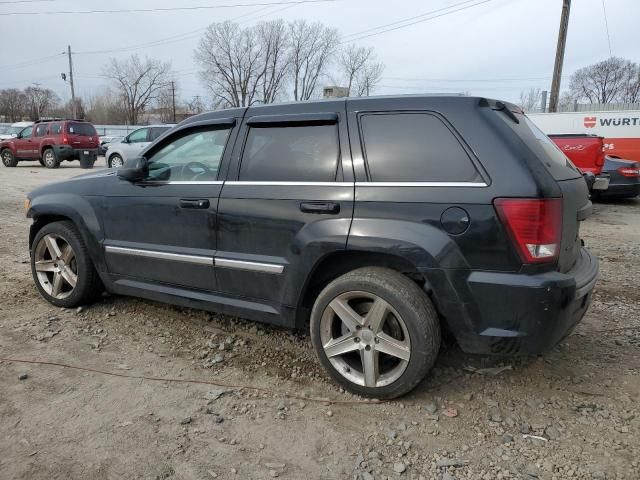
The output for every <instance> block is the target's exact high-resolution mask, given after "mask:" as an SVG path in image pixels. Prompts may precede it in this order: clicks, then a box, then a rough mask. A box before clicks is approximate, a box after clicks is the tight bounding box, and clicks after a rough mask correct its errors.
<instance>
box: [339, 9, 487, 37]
mask: <svg viewBox="0 0 640 480" xmlns="http://www.w3.org/2000/svg"><path fill="white" fill-rule="evenodd" d="M475 1H477V0H465V1H464V2H460V3H455V4H453V5H449V6H448V7H443V8H438V9H437V10H432V11H430V12H426V13H421V14H420V15H414V16H412V17H408V18H403V19H402V20H398V21H395V22H391V23H386V24H384V25H378V26H377V27H372V28H367V29H366V30H360V31H359V32H355V33H350V34H348V35H344V36H343V38H346V37H356V36H359V35H362V34H364V33H369V32H372V31H374V30H379V29H381V28H386V27H391V26H393V25H398V24H399V23H405V22H409V21H411V20H415V19H418V18H422V17H426V16H428V15H433V14H434V13H439V12H442V11H444V10H449V9H451V8H454V7H457V6H459V5H464V4H466V3H471V2H475Z"/></svg>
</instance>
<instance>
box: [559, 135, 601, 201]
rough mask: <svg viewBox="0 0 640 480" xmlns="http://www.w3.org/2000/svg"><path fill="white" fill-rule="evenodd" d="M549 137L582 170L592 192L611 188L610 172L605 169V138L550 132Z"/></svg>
mask: <svg viewBox="0 0 640 480" xmlns="http://www.w3.org/2000/svg"><path fill="white" fill-rule="evenodd" d="M549 138H550V139H551V140H553V142H554V143H555V144H556V145H557V146H558V147H559V148H560V150H562V152H563V153H564V154H565V155H566V156H567V157H568V158H569V160H571V162H572V163H573V164H574V165H575V166H576V167H577V168H578V170H580V172H581V173H582V176H583V177H584V179H585V181H586V182H587V185H588V186H589V191H590V192H592V193H593V192H601V191H604V190H607V188H609V181H610V176H609V173H608V172H606V171H604V170H603V167H604V162H605V154H604V138H603V137H600V136H598V135H586V134H582V133H578V134H562V135H556V134H550V135H549Z"/></svg>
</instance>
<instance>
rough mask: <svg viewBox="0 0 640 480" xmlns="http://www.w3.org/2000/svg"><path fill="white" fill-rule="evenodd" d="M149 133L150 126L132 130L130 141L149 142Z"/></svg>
mask: <svg viewBox="0 0 640 480" xmlns="http://www.w3.org/2000/svg"><path fill="white" fill-rule="evenodd" d="M148 133H149V129H148V128H141V129H140V130H136V131H135V132H132V133H131V135H129V143H140V142H147V141H148V140H147V136H148Z"/></svg>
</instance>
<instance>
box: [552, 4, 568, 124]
mask: <svg viewBox="0 0 640 480" xmlns="http://www.w3.org/2000/svg"><path fill="white" fill-rule="evenodd" d="M570 9H571V0H562V16H561V17H560V31H559V32H558V46H557V48H556V62H555V64H554V66H553V81H552V82H551V97H550V98H549V112H557V111H558V97H559V96H560V80H561V79H562V64H563V62H564V47H565V46H566V44H567V27H568V26H569V10H570Z"/></svg>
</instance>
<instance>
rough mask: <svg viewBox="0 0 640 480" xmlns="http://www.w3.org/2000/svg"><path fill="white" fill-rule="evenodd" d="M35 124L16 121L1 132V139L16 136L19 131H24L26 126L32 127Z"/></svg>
mask: <svg viewBox="0 0 640 480" xmlns="http://www.w3.org/2000/svg"><path fill="white" fill-rule="evenodd" d="M31 125H33V122H16V123H12V124H11V125H10V126H8V127H7V128H6V129H4V130H3V131H2V132H0V140H8V139H9V138H15V137H17V136H18V133H20V132H21V131H22V129H23V128H25V127H30V126H31Z"/></svg>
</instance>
